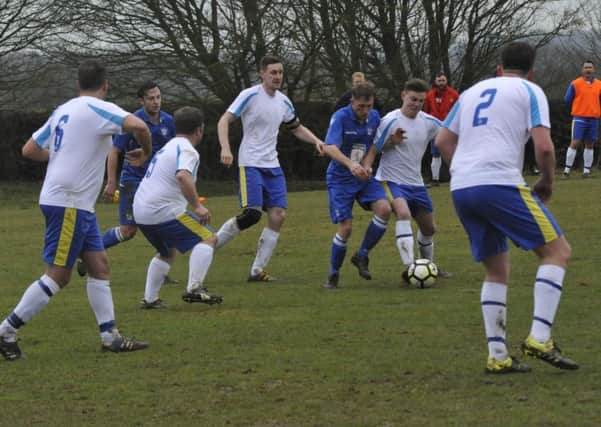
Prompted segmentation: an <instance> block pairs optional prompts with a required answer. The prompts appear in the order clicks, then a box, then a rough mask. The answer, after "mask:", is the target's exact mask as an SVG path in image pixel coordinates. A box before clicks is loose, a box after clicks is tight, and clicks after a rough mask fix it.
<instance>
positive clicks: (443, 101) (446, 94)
mask: <svg viewBox="0 0 601 427" xmlns="http://www.w3.org/2000/svg"><path fill="white" fill-rule="evenodd" d="M458 99H459V93H458V92H457V91H456V90H455V89H453V88H452V87H450V86H447V87H446V88H444V89H443V90H442V91H440V90H438V88H437V87H434V88H432V89H430V91H429V92H428V93H427V94H426V99H425V101H424V111H425V112H426V113H428V114H432V115H433V116H434V117H436V118H437V119H438V120H444V119H445V118H446V117H447V114H449V111H451V108H452V107H453V104H454V103H455V101H457V100H458Z"/></svg>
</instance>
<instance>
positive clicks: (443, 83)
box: [434, 71, 448, 90]
mask: <svg viewBox="0 0 601 427" xmlns="http://www.w3.org/2000/svg"><path fill="white" fill-rule="evenodd" d="M447 84H448V80H447V75H446V74H445V73H444V72H442V71H440V72H439V73H438V74H436V77H435V78H434V85H435V86H436V87H437V88H438V89H440V90H443V89H444V88H446V87H447Z"/></svg>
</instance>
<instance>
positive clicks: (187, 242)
mask: <svg viewBox="0 0 601 427" xmlns="http://www.w3.org/2000/svg"><path fill="white" fill-rule="evenodd" d="M138 227H139V228H140V231H141V232H142V234H144V237H146V240H148V241H149V242H150V243H151V244H152V246H154V247H155V248H156V250H157V251H158V252H159V254H161V256H163V257H167V256H169V249H170V248H176V249H177V250H178V251H180V252H181V253H185V252H188V251H189V250H190V249H192V248H193V247H194V246H196V244H198V243H200V242H202V241H203V240H207V239H208V238H209V237H211V236H212V235H213V234H214V233H215V230H214V229H213V227H211V226H210V225H203V224H201V223H200V221H199V218H198V217H197V216H196V215H194V214H193V213H191V212H185V213H183V214H181V215H179V216H178V217H177V218H176V219H173V220H171V221H167V222H162V223H160V224H153V225H142V224H140V225H138Z"/></svg>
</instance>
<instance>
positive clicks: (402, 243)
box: [394, 219, 415, 267]
mask: <svg viewBox="0 0 601 427" xmlns="http://www.w3.org/2000/svg"><path fill="white" fill-rule="evenodd" d="M394 229H395V235H396V247H397V248H398V250H399V254H400V255H401V262H402V263H403V265H404V266H405V267H407V266H408V265H409V264H411V263H412V262H413V260H414V258H415V256H414V253H413V248H414V245H415V243H414V241H413V229H412V228H411V221H410V220H408V219H403V220H398V221H397V222H396V223H395V226H394Z"/></svg>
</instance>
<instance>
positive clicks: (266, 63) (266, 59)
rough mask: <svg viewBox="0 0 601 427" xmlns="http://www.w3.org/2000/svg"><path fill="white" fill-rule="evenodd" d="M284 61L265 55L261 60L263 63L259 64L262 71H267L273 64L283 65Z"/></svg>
mask: <svg viewBox="0 0 601 427" xmlns="http://www.w3.org/2000/svg"><path fill="white" fill-rule="evenodd" d="M281 63H282V60H281V59H280V58H278V57H277V56H274V55H265V56H264V57H263V58H261V62H259V67H260V69H261V70H266V69H267V67H268V66H269V65H271V64H281Z"/></svg>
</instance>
